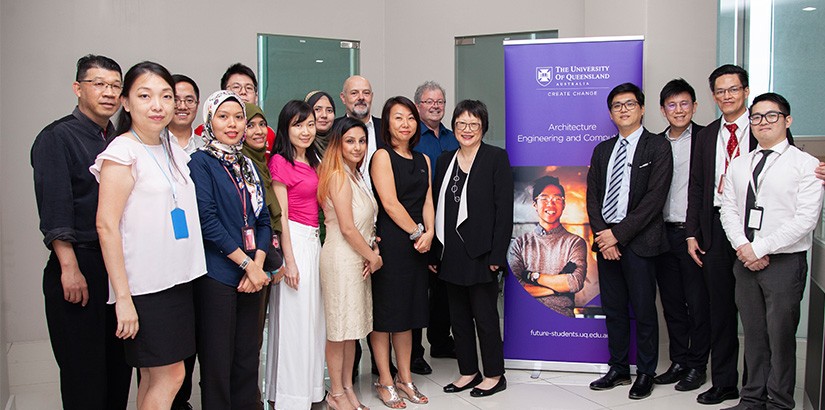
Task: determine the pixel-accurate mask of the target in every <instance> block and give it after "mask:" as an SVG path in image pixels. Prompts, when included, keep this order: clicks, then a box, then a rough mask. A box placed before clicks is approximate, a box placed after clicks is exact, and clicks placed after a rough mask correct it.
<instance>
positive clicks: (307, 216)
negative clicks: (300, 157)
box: [269, 154, 318, 228]
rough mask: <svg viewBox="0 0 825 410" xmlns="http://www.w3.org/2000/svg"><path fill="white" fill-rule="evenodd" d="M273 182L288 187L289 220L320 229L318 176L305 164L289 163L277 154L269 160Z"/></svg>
mask: <svg viewBox="0 0 825 410" xmlns="http://www.w3.org/2000/svg"><path fill="white" fill-rule="evenodd" d="M269 173H270V174H272V180H273V181H278V182H280V183H282V184H284V185H286V195H287V205H288V207H289V220H290V221H294V222H298V223H300V224H304V225H309V226H313V227H316V228H317V227H318V199H317V194H318V174H317V173H315V169H313V168H312V167H310V166H309V165H307V164H304V163H303V162H298V161H295V165H294V166H293V165H292V164H290V163H289V161H287V160H286V159H285V158H284V157H282V156H281V155H279V154H275V155H273V156H272V158H271V159H270V160H269Z"/></svg>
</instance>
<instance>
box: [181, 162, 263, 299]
mask: <svg viewBox="0 0 825 410" xmlns="http://www.w3.org/2000/svg"><path fill="white" fill-rule="evenodd" d="M255 172H256V173H257V172H258V171H257V170H255ZM189 173H190V176H191V177H192V181H194V182H195V194H196V196H197V198H198V213H199V215H200V221H201V231H202V232H203V248H204V251H205V253H206V274H207V276H209V277H211V278H212V279H215V280H217V281H218V282H221V283H223V284H225V285H229V286H232V287H237V286H238V284H239V283H240V282H241V278H243V275H244V271H243V270H242V269H241V268H240V267H239V266H238V265H237V264H236V263H235V262H233V261H232V260H230V259H229V258H228V257H227V255H229V254H230V253H232V252H234V251H235V250H236V249H238V248H241V249H243V237H242V234H241V230H242V229H243V227H244V221H243V211H242V209H241V198H240V197H238V190H237V189H236V186H237V185H235V181H234V180H233V179H232V178H231V177H230V176H229V175H227V174H226V168H224V166H223V164H221V162H220V161H219V160H218V159H217V158H215V157H213V156H211V155H209V154H207V153H206V152H203V151H196V152H194V153H193V154H192V160H191V161H189ZM258 177H259V178H260V175H258ZM243 192H244V195H246V215H247V220H248V222H249V226H252V227H254V228H255V245H256V246H257V247H258V249H260V250H262V251H264V252H266V251H268V250H269V243H270V240H271V238H272V228H271V227H270V225H269V210H267V209H266V205H264V206H263V208H262V209H261V212H260V213H259V214H258V215H257V216H255V211H254V210H253V208H252V199H251V198H250V197H249V192H248V191H243ZM263 195H266V191H265V190H264V192H263ZM264 200H266V198H264ZM264 203H266V202H264ZM246 254H247V255H249V257H250V258H253V259H254V258H255V252H246Z"/></svg>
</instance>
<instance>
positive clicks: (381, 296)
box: [372, 148, 430, 332]
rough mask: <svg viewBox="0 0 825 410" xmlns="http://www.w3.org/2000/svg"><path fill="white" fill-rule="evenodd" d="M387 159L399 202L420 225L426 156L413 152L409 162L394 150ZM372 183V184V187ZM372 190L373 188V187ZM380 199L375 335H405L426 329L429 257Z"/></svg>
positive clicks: (427, 178) (426, 179)
mask: <svg viewBox="0 0 825 410" xmlns="http://www.w3.org/2000/svg"><path fill="white" fill-rule="evenodd" d="M381 149H384V150H386V151H387V152H388V153H389V156H390V163H391V165H392V172H393V179H394V181H395V191H396V195H397V197H398V201H399V202H400V203H401V205H403V206H404V209H406V211H407V213H408V214H409V215H410V217H411V218H412V219H413V221H415V222H416V223H423V222H424V218H423V215H422V211H423V210H424V201H425V199H426V196H427V189H428V188H429V181H430V175H429V167H428V166H427V161H426V159H424V155H423V154H421V153H419V152H414V151H413V152H412V155H413V158H412V159H407V158H404V157H402V156H400V155H398V154H397V153H396V152H395V151H394V150H392V149H386V148H381ZM374 186H375V183H373V187H374ZM373 189H374V188H373ZM375 198H376V199H378V222H377V224H376V234H377V235H378V236H379V237H380V238H381V242H379V244H378V247H379V248H380V250H381V256H382V257H383V259H384V266H383V267H381V269H379V270H378V271H376V272H375V273H373V275H372V300H373V303H372V311H373V325H372V327H373V330H375V331H378V332H403V331H406V330H410V329H420V328H424V327H427V322H428V320H429V312H428V309H427V285H428V280H429V274H428V271H427V255H426V254H422V253H419V252H418V251H417V250H415V248H413V245H414V244H415V242H413V241H411V240H410V234H409V233H407V232H406V231H404V230H403V229H401V228H399V227H398V225H396V224H395V222H393V220H392V218H390V216H389V215H388V214H387V211H386V210H385V209H384V205H383V203H382V202H381V199H380V197H379V195H378V192H375Z"/></svg>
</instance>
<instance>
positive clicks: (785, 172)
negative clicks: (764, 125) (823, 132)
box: [721, 140, 823, 258]
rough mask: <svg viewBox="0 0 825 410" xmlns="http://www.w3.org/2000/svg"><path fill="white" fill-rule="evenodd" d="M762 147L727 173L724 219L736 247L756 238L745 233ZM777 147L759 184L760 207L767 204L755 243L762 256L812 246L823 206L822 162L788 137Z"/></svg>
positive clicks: (730, 238) (732, 242)
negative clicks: (747, 203)
mask: <svg viewBox="0 0 825 410" xmlns="http://www.w3.org/2000/svg"><path fill="white" fill-rule="evenodd" d="M762 149H763V148H762V147H758V148H757V149H756V150H754V151H753V152H750V153H749V154H746V155H741V156H739V157H737V158H735V159H734V160H733V161H731V163H730V165H729V166H728V172H727V174H726V175H725V191H724V193H723V196H722V209H721V221H722V227H723V228H724V229H725V234H726V235H727V237H728V240H729V241H730V243H731V245H732V246H733V248H734V249H738V248H739V247H740V246H742V245H745V244H747V243H749V242H750V241H748V238H747V237H746V236H745V222H746V217H747V212H746V210H745V207H746V206H745V201H746V199H747V194H748V185H749V183H750V181H751V179H752V178H753V169H754V167H755V166H756V164H757V163H758V162H759V160H760V159H761V158H762V155H763V154H762V152H761V150H762ZM771 150H772V151H773V152H772V153H771V154H770V156H769V157H768V159H767V161H766V163H765V166H764V168H763V169H762V172H761V173H760V174H759V180H758V182H757V184H758V185H757V186H758V189H757V190H756V205H757V206H760V207H762V208H764V211H763V215H762V227H761V229H758V230H756V231H755V232H754V237H753V242H751V243H752V246H753V252H754V254H756V257H757V258H761V257H763V256H765V255H771V254H776V253H794V252H804V251H807V250H808V249H810V248H811V243H812V235H811V232H813V230H814V228H815V227H816V223H817V222H818V221H819V213H820V210H821V208H822V190H823V188H822V183H821V181H819V180H818V179H817V178H816V176H815V175H814V169H816V167H817V166H818V165H819V160H817V159H816V158H814V157H813V156H811V155H810V154H807V153H805V152H802V151H801V150H799V149H798V148H796V147H794V146H791V145H789V144H788V142H787V140H785V141H783V142H780V143H779V144H777V145H775V146H774V147H772V148H771Z"/></svg>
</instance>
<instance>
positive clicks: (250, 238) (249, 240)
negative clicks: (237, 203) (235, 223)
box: [241, 226, 257, 252]
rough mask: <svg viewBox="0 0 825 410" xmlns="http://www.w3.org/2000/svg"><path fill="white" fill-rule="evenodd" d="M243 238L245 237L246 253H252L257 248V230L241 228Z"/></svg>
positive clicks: (247, 227) (246, 227) (249, 227)
mask: <svg viewBox="0 0 825 410" xmlns="http://www.w3.org/2000/svg"><path fill="white" fill-rule="evenodd" d="M241 236H243V247H244V251H246V252H251V251H254V250H255V249H256V248H257V247H256V246H255V228H253V227H251V226H244V227H243V228H241Z"/></svg>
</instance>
